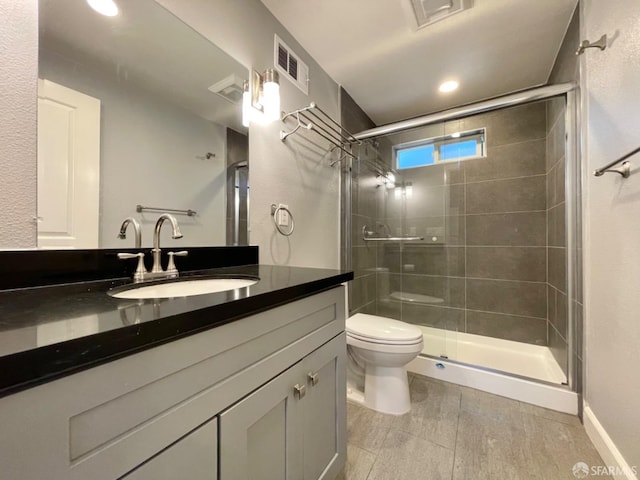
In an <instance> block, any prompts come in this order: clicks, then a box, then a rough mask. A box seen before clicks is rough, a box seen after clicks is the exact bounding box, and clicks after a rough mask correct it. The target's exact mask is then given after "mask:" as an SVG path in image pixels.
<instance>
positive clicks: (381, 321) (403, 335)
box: [346, 313, 423, 415]
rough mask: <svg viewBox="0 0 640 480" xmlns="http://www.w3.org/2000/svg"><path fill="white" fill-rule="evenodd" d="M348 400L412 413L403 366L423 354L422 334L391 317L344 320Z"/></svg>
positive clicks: (385, 410) (359, 315)
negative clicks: (347, 356) (345, 321)
mask: <svg viewBox="0 0 640 480" xmlns="http://www.w3.org/2000/svg"><path fill="white" fill-rule="evenodd" d="M346 327H347V328H346V330H347V351H348V354H349V365H348V370H347V398H348V399H349V400H351V401H353V402H356V403H360V404H362V405H364V406H366V407H368V408H371V409H372V410H377V411H378V412H382V413H389V414H392V415H402V414H404V413H407V412H408V411H409V410H411V400H410V398H409V382H408V381H407V370H406V365H407V364H408V363H409V362H410V361H411V360H413V359H414V358H416V357H417V356H418V354H419V353H420V352H421V351H422V345H423V339H422V331H421V330H420V329H419V328H418V327H416V326H415V325H411V324H408V323H405V322H400V321H398V320H392V319H390V318H384V317H379V316H377V315H368V314H364V313H357V314H355V315H353V316H352V317H349V318H348V319H347V324H346Z"/></svg>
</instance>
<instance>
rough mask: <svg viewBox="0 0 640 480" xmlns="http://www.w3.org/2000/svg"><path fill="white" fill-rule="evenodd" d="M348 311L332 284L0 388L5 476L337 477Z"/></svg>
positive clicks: (0, 460) (149, 479)
mask: <svg viewBox="0 0 640 480" xmlns="http://www.w3.org/2000/svg"><path fill="white" fill-rule="evenodd" d="M197 314H203V315H204V314H206V310H205V311H204V312H197ZM344 321H345V297H344V287H342V286H340V287H336V288H332V289H331V290H327V291H324V292H321V293H317V294H315V295H312V296H309V297H306V298H302V299H300V300H296V301H293V302H290V303H287V304H284V305H280V306H277V307H275V308H272V309H270V310H266V311H263V312H261V313H259V314H255V315H251V316H248V317H245V318H241V319H238V320H236V321H234V322H232V323H227V324H225V325H222V326H219V327H216V328H213V329H210V330H206V331H203V332H201V333H198V334H194V335H190V336H187V337H184V338H181V339H177V340H174V341H171V342H168V343H165V344H163V345H159V346H156V347H153V348H149V349H147V350H144V351H142V352H139V353H136V354H132V355H129V356H126V357H124V358H121V359H118V360H114V361H111V362H108V363H105V364H103V365H100V366H96V367H94V368H91V369H88V370H84V371H82V372H80V373H76V374H73V375H69V376H67V377H64V378H61V379H59V380H55V381H51V382H48V383H45V384H43V385H40V386H36V387H32V388H30V389H28V390H24V391H22V392H19V393H16V394H13V395H9V396H6V397H4V398H1V399H0V425H2V427H1V428H2V435H0V465H2V478H3V479H7V480H36V479H44V478H46V479H47V480H63V479H64V480H86V479H89V478H90V479H92V480H116V479H126V480H175V479H189V480H205V479H206V480H214V479H217V478H219V479H220V480H239V479H244V478H247V479H249V478H250V479H260V478H265V479H266V478H269V479H283V480H284V479H287V480H301V479H319V478H324V479H331V480H333V478H335V477H336V475H338V473H339V471H340V469H341V468H342V466H343V465H344V462H345V460H346V393H345V355H346V340H345V334H344ZM79 355H81V352H79ZM296 386H297V387H298V390H297V391H298V392H300V393H296V390H295V387H296ZM218 473H220V476H219V477H218Z"/></svg>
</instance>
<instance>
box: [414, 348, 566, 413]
mask: <svg viewBox="0 0 640 480" xmlns="http://www.w3.org/2000/svg"><path fill="white" fill-rule="evenodd" d="M407 370H408V371H410V372H414V373H418V374H420V375H424V376H427V377H432V378H437V379H439V380H444V381H445V382H450V383H455V384H457V385H463V386H465V387H471V388H475V389H478V390H482V391H484V392H488V393H493V394H495V395H500V396H502V397H507V398H512V399H514V400H518V401H521V402H525V403H531V404H533V405H537V406H539V407H544V408H549V409H551V410H556V411H558V412H564V413H569V414H571V415H577V414H578V396H577V395H576V393H575V392H572V391H570V390H569V389H567V388H564V387H555V386H552V385H546V384H542V383H538V382H533V381H531V380H525V379H522V378H517V377H511V376H508V375H502V374H500V373H496V372H492V371H487V370H482V369H479V368H473V367H469V366H466V365H460V364H458V363H454V362H448V361H446V360H444V359H434V358H430V357H423V356H419V357H417V358H416V359H415V360H413V361H411V362H410V363H409V365H407Z"/></svg>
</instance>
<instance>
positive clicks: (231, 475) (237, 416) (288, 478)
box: [220, 365, 306, 480]
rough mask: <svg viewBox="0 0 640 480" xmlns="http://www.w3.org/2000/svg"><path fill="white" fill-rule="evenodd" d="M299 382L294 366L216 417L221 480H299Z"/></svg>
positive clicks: (296, 369)
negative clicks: (218, 429) (297, 391)
mask: <svg viewBox="0 0 640 480" xmlns="http://www.w3.org/2000/svg"><path fill="white" fill-rule="evenodd" d="M300 377H301V375H300V370H299V366H298V365H294V366H293V367H291V368H289V369H288V370H286V371H285V372H283V373H281V374H280V375H278V376H277V377H275V378H274V379H273V380H271V381H270V382H269V383H267V384H266V385H264V386H262V387H261V388H259V389H258V390H256V391H255V392H254V393H252V394H251V395H249V396H248V397H246V398H244V399H243V400H241V401H240V402H239V403H237V404H236V405H234V406H233V407H231V408H229V409H228V410H226V411H225V412H223V413H222V414H221V415H220V478H221V480H300V479H301V478H302V473H301V472H302V465H301V463H302V435H301V433H302V432H301V428H300V421H299V417H300V410H299V408H300V405H301V403H302V402H303V400H304V398H299V397H300V395H298V394H296V393H295V390H294V389H295V387H296V386H298V387H303V386H304V385H302V383H301V382H300ZM304 388H305V389H306V387H304Z"/></svg>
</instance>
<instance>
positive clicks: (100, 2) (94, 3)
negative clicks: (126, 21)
mask: <svg viewBox="0 0 640 480" xmlns="http://www.w3.org/2000/svg"><path fill="white" fill-rule="evenodd" d="M87 3H88V4H89V6H90V7H91V8H93V9H94V10H95V11H96V12H98V13H99V14H101V15H104V16H106V17H115V16H116V15H118V5H116V2H114V1H113V0H87Z"/></svg>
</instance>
